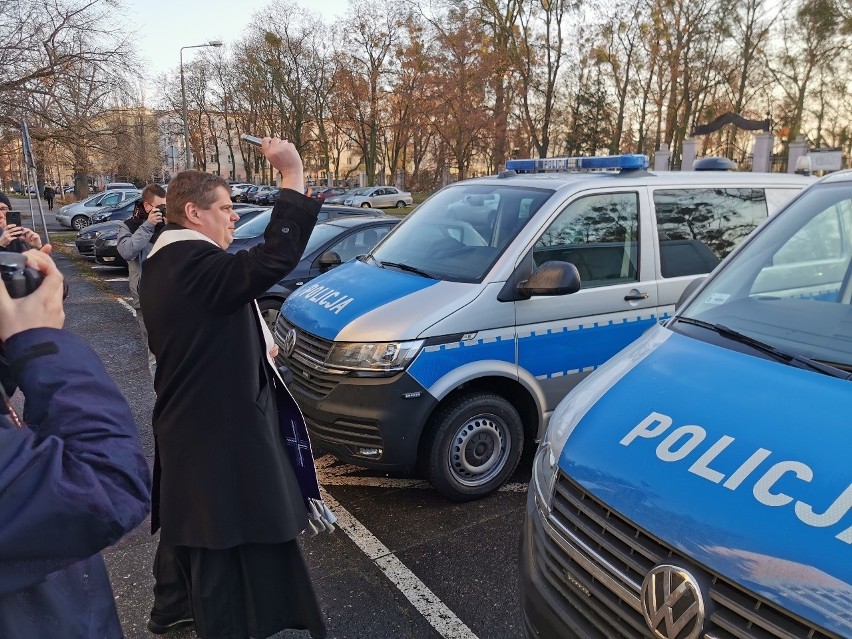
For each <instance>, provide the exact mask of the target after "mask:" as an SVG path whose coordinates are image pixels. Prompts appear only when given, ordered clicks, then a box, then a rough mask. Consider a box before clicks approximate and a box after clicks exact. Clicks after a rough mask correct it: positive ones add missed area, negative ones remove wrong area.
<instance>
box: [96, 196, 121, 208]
mask: <svg viewBox="0 0 852 639" xmlns="http://www.w3.org/2000/svg"><path fill="white" fill-rule="evenodd" d="M119 202H121V193H110V194H109V195H106V196H104V198H103V199H102V200H101V206H112V205H113V204H118V203H119Z"/></svg>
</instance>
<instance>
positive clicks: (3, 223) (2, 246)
mask: <svg viewBox="0 0 852 639" xmlns="http://www.w3.org/2000/svg"><path fill="white" fill-rule="evenodd" d="M11 210H12V203H11V202H10V201H9V198H8V197H6V194H5V193H0V231H2V234H0V251H12V252H14V253H23V252H24V251H28V250H29V249H38V248H41V237H39V234H38V233H36V232H35V231H33V230H32V229H28V228H27V227H25V226H20V225H18V224H8V223H7V219H6V215H7V214H8V213H9V211H11Z"/></svg>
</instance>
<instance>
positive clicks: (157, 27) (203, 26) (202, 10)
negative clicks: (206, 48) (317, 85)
mask: <svg viewBox="0 0 852 639" xmlns="http://www.w3.org/2000/svg"><path fill="white" fill-rule="evenodd" d="M291 1H293V2H294V3H295V4H297V5H299V6H302V7H309V8H310V9H311V10H312V11H314V12H315V13H318V14H319V15H320V16H321V17H322V18H323V19H324V20H325V21H330V20H331V19H332V18H335V17H341V18H342V17H343V16H344V15H345V14H346V9H347V7H348V6H349V0H313V1H312V2H309V1H308V0H291ZM271 2H272V0H135V1H134V0H130V1H129V2H127V3H126V4H125V7H126V9H127V11H126V16H125V17H126V19H127V22H128V23H129V24H130V25H131V26H132V31H133V32H134V38H135V39H134V42H135V46H136V49H137V51H138V53H139V55H140V56H141V57H142V58H143V62H144V64H145V65H146V70H147V71H148V73H147V75H148V77H149V78H156V77H157V76H158V75H159V74H161V73H165V72H167V71H169V70H171V69H175V68H177V67H178V65H179V64H180V48H181V47H185V46H189V45H193V44H203V43H205V42H209V41H210V40H221V41H222V42H223V43H224V46H225V47H227V46H228V45H230V44H233V43H234V42H236V41H237V40H238V39H239V38H240V37H241V36H242V34H243V31H244V30H245V28H246V26H247V25H248V24H249V22H250V21H251V19H252V14H254V12H255V11H257V10H258V9H261V8H263V7H266V6H268V5H270V4H271ZM197 53H198V52H197V51H196V50H194V49H189V50H184V52H183V58H184V62H188V61H189V60H191V59H192V57H193V56H194V55H196V54H197Z"/></svg>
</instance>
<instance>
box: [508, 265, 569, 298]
mask: <svg viewBox="0 0 852 639" xmlns="http://www.w3.org/2000/svg"><path fill="white" fill-rule="evenodd" d="M579 290H580V273H579V272H578V271H577V267H576V266H574V265H573V264H571V263H570V262H559V261H556V260H554V261H552V262H545V263H544V264H542V265H541V266H539V267H538V268H537V269H536V270H535V271H534V272H533V274H532V275H530V278H529V279H528V280H526V281H524V282H521V283H520V284H519V285H518V293H520V294H521V295H522V296H523V297H524V298H525V299H529V298H530V297H533V296H545V295H547V296H552V295H570V294H571V293H576V292H577V291H579Z"/></svg>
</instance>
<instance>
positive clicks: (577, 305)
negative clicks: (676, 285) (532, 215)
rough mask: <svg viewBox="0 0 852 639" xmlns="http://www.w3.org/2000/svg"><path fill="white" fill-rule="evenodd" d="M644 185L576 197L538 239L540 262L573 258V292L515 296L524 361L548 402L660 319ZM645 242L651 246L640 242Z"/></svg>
mask: <svg viewBox="0 0 852 639" xmlns="http://www.w3.org/2000/svg"><path fill="white" fill-rule="evenodd" d="M646 197H647V193H646V190H645V189H641V188H640V189H635V190H625V189H621V190H616V189H611V190H608V191H604V192H602V191H601V189H600V188H596V189H595V192H594V194H590V195H585V196H582V195H581V196H580V197H578V198H576V199H574V200H572V201H571V202H569V203H568V204H567V205H566V206H565V207H564V208H563V209H562V211H560V212H559V214H558V215H557V216H556V217H554V218H553V220H552V221H551V223H550V224H549V225H548V226H547V227H546V228H545V229H544V231H543V232H542V233H541V234H540V235H539V236H538V238H537V239H536V241H535V243H534V245H533V250H532V259H533V262H534V267H538V266H541V265H542V264H543V263H544V262H548V261H551V260H559V261H563V262H571V263H572V264H574V266H576V267H577V271H578V272H579V273H580V280H581V284H582V287H581V289H580V290H579V291H578V292H577V293H574V294H573V295H562V296H557V297H533V298H531V299H528V300H520V301H518V302H515V317H516V325H517V353H518V365H519V367H520V368H521V369H525V370H527V371H529V372H530V373H531V374H532V375H534V376H535V377H536V379H537V380H538V382H539V384H540V385H541V388H542V389H543V391H544V394H545V399H546V402H547V408H546V410H548V411H551V410H553V409H554V408H555V407H556V405H557V404H558V403H559V401H560V400H561V399H562V398H563V397H564V396H565V394H566V393H567V392H568V391H569V390H571V389H572V388H573V387H574V386H575V385H576V384H577V383H579V381H580V380H581V379H582V378H583V377H585V376H586V375H587V374H588V373H589V372H591V371H592V370H594V369H595V368H596V367H598V366H600V365H601V364H603V363H604V362H605V361H606V360H607V359H609V358H610V357H612V356H613V355H614V354H615V353H617V352H618V351H620V350H621V349H622V348H624V347H625V346H626V345H627V344H629V343H630V342H632V341H633V340H635V339H636V338H638V337H639V336H640V335H641V334H642V333H643V332H644V331H645V330H646V329H647V328H648V327H649V326H651V324H653V323H654V321H656V312H657V308H656V307H657V286H656V282H655V280H654V254H653V253H654V251H653V250H652V249H651V248H645V247H653V237H652V230H651V229H650V228H646V227H649V226H650V225H648V224H640V210H641V207H642V206H647V205H646V204H640V203H641V202H644V198H646ZM640 246H641V247H643V248H645V250H640Z"/></svg>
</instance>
